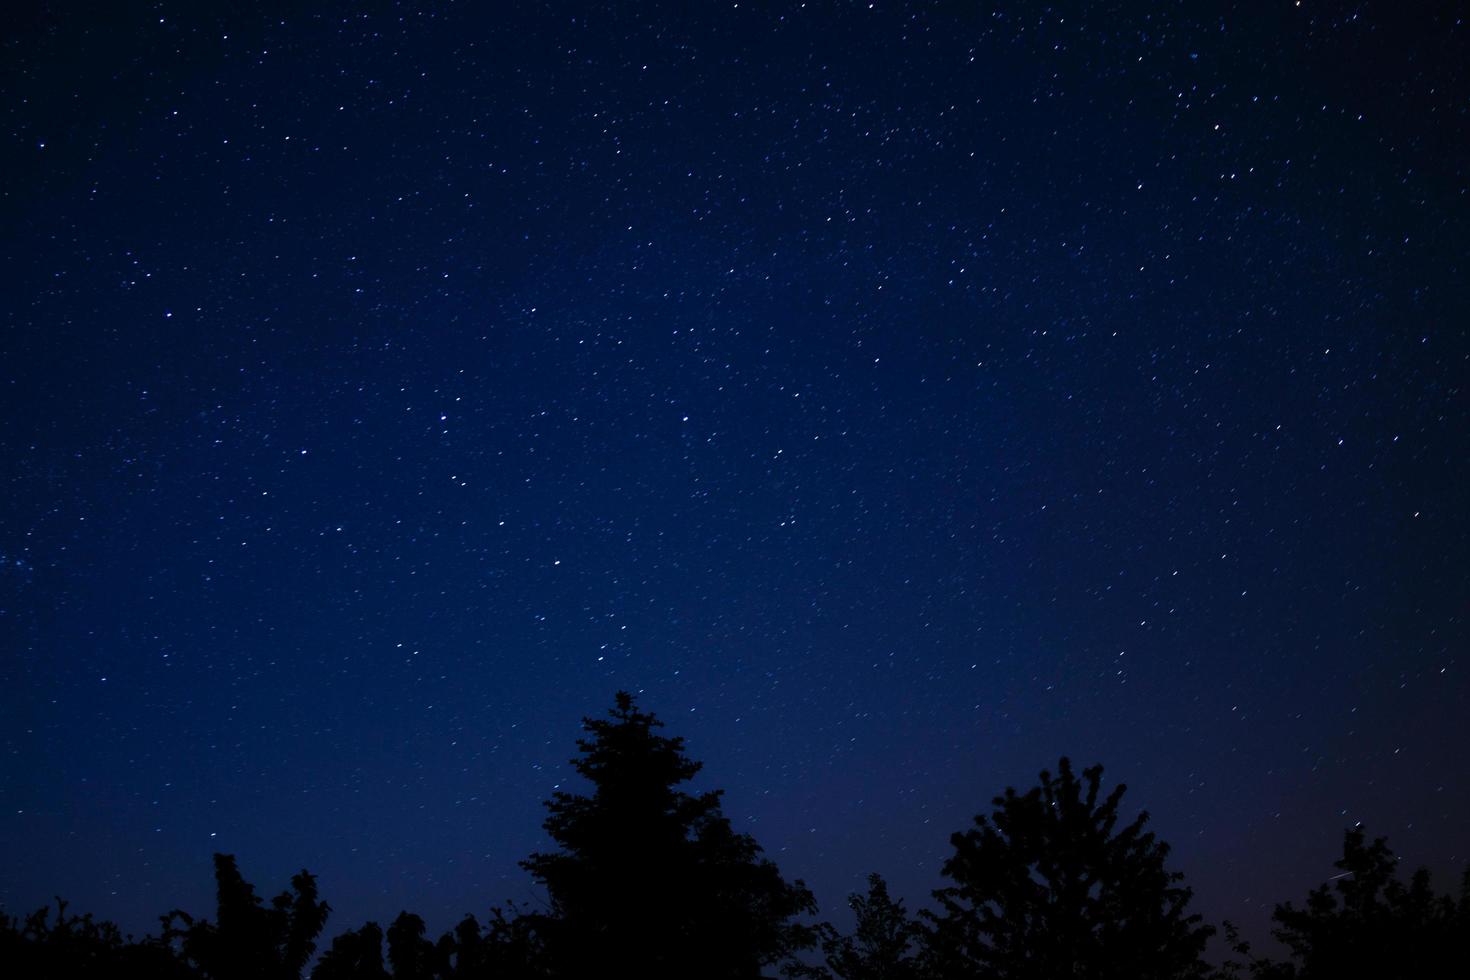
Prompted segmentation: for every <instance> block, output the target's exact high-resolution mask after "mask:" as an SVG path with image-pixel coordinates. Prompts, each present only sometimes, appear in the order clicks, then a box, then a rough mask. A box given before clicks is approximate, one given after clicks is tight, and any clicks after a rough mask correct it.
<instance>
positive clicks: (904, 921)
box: [791, 874, 924, 980]
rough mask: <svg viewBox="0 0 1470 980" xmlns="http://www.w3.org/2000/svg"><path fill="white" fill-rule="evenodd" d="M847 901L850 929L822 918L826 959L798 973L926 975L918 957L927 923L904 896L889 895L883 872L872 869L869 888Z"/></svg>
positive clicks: (906, 979) (884, 978)
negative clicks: (851, 920)
mask: <svg viewBox="0 0 1470 980" xmlns="http://www.w3.org/2000/svg"><path fill="white" fill-rule="evenodd" d="M847 905H848V908H850V909H852V911H853V915H854V919H855V922H854V925H853V931H852V934H851V935H843V934H841V933H840V932H838V931H837V930H836V928H834V927H833V926H832V925H831V923H827V922H824V923H822V924H821V926H819V927H818V930H819V933H820V936H821V946H822V959H823V965H821V966H800V967H797V968H796V969H794V970H792V971H791V972H792V973H793V974H794V975H796V976H801V977H811V978H813V980H831V978H833V977H836V978H839V980H919V978H920V977H922V976H923V975H924V974H923V972H922V970H921V961H920V959H919V951H920V948H921V945H920V944H921V943H922V941H923V939H924V930H923V927H922V926H920V925H919V923H918V922H917V921H915V920H914V919H913V918H911V917H910V916H909V914H908V912H907V911H906V910H905V909H904V906H903V902H902V901H901V900H898V901H895V900H894V899H892V898H890V897H889V895H888V883H887V882H886V881H884V880H883V876H882V875H879V874H870V875H868V893H867V894H866V895H859V894H856V893H854V894H852V895H849V896H848V899H847Z"/></svg>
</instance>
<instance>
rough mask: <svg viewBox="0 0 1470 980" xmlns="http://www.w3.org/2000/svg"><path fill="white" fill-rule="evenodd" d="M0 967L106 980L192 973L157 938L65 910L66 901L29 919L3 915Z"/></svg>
mask: <svg viewBox="0 0 1470 980" xmlns="http://www.w3.org/2000/svg"><path fill="white" fill-rule="evenodd" d="M0 969H3V971H4V973H5V975H7V976H12V977H45V978H50V977H56V978H63V977H64V978H68V980H70V978H78V980H85V978H91V977H97V978H106V980H133V978H137V980H144V978H147V980H187V978H189V977H191V976H192V975H193V974H192V973H191V972H190V970H189V968H188V967H187V966H185V965H184V964H183V963H180V962H179V961H178V960H177V959H175V957H174V955H173V952H172V950H170V949H169V948H168V946H166V945H165V944H163V943H162V942H160V941H159V940H157V939H154V938H152V937H146V938H144V939H143V940H142V941H140V942H134V941H133V939H132V937H131V936H127V937H124V936H123V934H122V932H121V931H120V930H119V929H118V927H117V926H116V925H114V924H113V923H111V922H107V921H97V920H94V919H93V918H92V916H91V915H73V916H68V915H67V914H66V902H63V901H62V900H61V899H59V898H58V899H57V900H56V919H55V921H54V922H53V921H52V919H51V909H50V908H49V907H48V908H43V909H38V910H37V911H35V912H33V913H31V914H30V915H29V916H27V917H26V918H25V920H24V921H21V920H17V919H14V918H11V917H10V916H7V915H0Z"/></svg>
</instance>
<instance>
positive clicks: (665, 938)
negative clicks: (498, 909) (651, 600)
mask: <svg viewBox="0 0 1470 980" xmlns="http://www.w3.org/2000/svg"><path fill="white" fill-rule="evenodd" d="M583 724H584V730H585V731H586V733H587V737H585V738H583V739H580V740H578V742H577V747H578V749H579V750H580V755H579V757H578V758H576V759H574V760H573V763H572V764H573V765H574V766H575V767H576V769H577V772H579V773H580V774H581V775H582V776H583V777H585V778H586V780H587V781H588V782H589V783H590V784H591V792H590V794H588V795H575V794H570V793H565V792H558V793H556V794H555V795H554V796H553V797H552V799H551V800H549V801H548V802H547V809H548V810H549V811H550V813H549V816H548V817H547V819H546V823H545V828H546V831H547V833H549V834H550V835H551V837H552V839H553V840H555V841H556V843H557V844H558V845H560V850H558V851H554V852H550V853H537V854H533V855H532V856H531V857H530V858H529V859H528V860H526V861H525V862H524V863H523V864H524V867H525V868H526V869H527V870H528V871H530V872H531V874H532V876H533V877H534V878H535V879H536V881H537V882H539V883H540V884H541V885H543V886H544V887H545V889H546V893H547V897H548V899H549V901H550V906H551V908H550V913H549V915H548V916H546V918H545V929H546V939H547V946H548V948H549V949H551V950H553V951H554V953H553V959H552V962H551V966H552V969H553V971H554V973H555V974H556V975H557V976H562V977H583V976H597V975H610V974H611V973H617V974H621V975H627V976H638V977H644V978H658V977H675V976H678V977H690V976H699V977H711V978H715V977H729V978H751V977H758V976H760V975H761V970H762V969H763V968H764V967H765V966H768V965H771V964H774V963H777V962H780V961H782V960H784V959H786V958H787V957H788V956H789V955H790V954H791V953H793V952H794V951H795V950H797V949H798V948H801V947H803V946H806V945H809V944H810V943H811V941H812V936H811V930H809V929H806V928H803V927H802V926H801V925H799V924H798V923H797V922H796V921H795V920H796V918H797V917H798V916H801V915H803V914H806V913H811V912H813V911H815V902H814V901H813V898H812V895H811V893H810V892H809V891H808V890H807V889H806V887H805V886H804V885H803V884H802V883H801V882H799V881H798V882H796V883H794V884H793V883H788V882H787V881H786V880H785V879H783V878H782V877H781V873H780V871H779V870H778V869H777V867H776V865H775V864H774V863H772V862H771V861H770V860H768V859H766V858H764V857H762V856H761V849H760V847H759V845H757V844H756V842H755V840H754V839H752V838H751V837H750V836H749V835H747V834H741V833H737V832H735V830H734V829H733V828H732V827H731V826H730V821H729V820H728V819H726V817H725V816H724V815H723V814H722V813H721V812H720V793H719V792H706V793H699V794H691V793H689V792H686V791H684V790H683V789H681V788H680V786H681V785H682V784H683V783H686V782H688V781H689V780H690V779H692V778H693V777H694V775H695V774H696V773H697V772H699V769H700V764H699V763H697V762H694V761H691V760H690V759H689V758H687V757H686V756H685V754H684V741H683V739H681V738H669V737H666V736H663V735H660V734H659V733H658V729H659V728H661V727H662V723H661V722H660V721H658V720H657V719H656V718H655V717H654V716H653V715H652V714H648V713H645V712H643V711H640V710H639V709H638V708H637V707H636V706H635V705H634V703H633V698H632V696H631V695H629V694H627V693H624V692H619V693H618V695H617V699H616V705H615V707H614V708H613V710H612V711H611V713H610V715H609V717H608V718H606V719H592V718H588V719H585V720H584V723H583Z"/></svg>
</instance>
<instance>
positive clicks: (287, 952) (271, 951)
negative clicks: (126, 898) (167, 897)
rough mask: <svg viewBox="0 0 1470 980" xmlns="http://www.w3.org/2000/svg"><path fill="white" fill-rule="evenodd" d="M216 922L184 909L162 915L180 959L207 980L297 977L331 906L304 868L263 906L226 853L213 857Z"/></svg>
mask: <svg viewBox="0 0 1470 980" xmlns="http://www.w3.org/2000/svg"><path fill="white" fill-rule="evenodd" d="M214 880H215V885H216V887H217V894H218V898H217V911H216V921H214V922H210V921H208V920H205V919H201V920H199V921H195V920H194V919H193V918H192V917H191V916H189V915H188V914H187V913H184V912H177V911H176V912H172V913H170V914H169V915H167V916H165V917H164V937H165V938H166V939H168V940H170V941H177V942H178V943H179V949H180V954H181V957H182V959H183V960H184V961H185V962H186V963H189V964H190V965H191V966H193V967H194V968H195V969H197V970H198V971H199V972H200V973H201V974H202V975H203V976H206V977H208V978H210V980H297V978H299V977H300V976H301V971H302V969H303V968H304V967H305V966H306V964H307V961H309V960H310V959H311V955H312V953H314V952H315V951H316V938H317V936H318V935H320V934H321V931H322V927H323V926H324V925H326V922H327V913H328V912H329V911H330V908H329V907H328V905H327V904H326V903H325V902H322V901H319V900H318V898H317V891H316V878H315V877H313V876H312V875H310V874H307V873H306V872H305V871H302V872H300V873H299V874H297V875H295V876H293V877H292V879H291V890H290V891H288V892H282V893H281V894H279V895H277V896H276V897H275V898H274V899H273V900H272V901H271V904H270V905H269V906H266V905H263V904H262V902H261V900H260V898H259V896H257V895H256V894H255V888H254V886H252V885H251V884H250V883H249V882H248V881H246V880H245V879H244V878H243V877H241V875H240V871H239V869H238V868H236V867H235V858H234V856H233V855H230V854H216V855H215V856H214Z"/></svg>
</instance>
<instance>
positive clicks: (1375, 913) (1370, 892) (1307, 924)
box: [1255, 827, 1470, 980]
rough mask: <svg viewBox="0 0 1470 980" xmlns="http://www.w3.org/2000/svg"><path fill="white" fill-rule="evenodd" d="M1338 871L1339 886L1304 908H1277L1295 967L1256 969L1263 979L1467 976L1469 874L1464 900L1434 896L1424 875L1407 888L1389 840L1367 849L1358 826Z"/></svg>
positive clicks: (1318, 893)
mask: <svg viewBox="0 0 1470 980" xmlns="http://www.w3.org/2000/svg"><path fill="white" fill-rule="evenodd" d="M1335 866H1336V867H1337V869H1338V871H1339V872H1340V874H1338V875H1336V876H1335V879H1336V880H1334V881H1333V882H1332V883H1331V885H1330V886H1329V885H1328V884H1323V885H1320V886H1318V887H1317V888H1316V889H1314V890H1313V891H1312V892H1311V894H1309V895H1308V896H1307V902H1306V905H1305V906H1304V907H1301V908H1298V907H1297V906H1295V905H1293V904H1292V903H1290V902H1287V903H1285V904H1283V905H1278V906H1277V907H1276V912H1275V915H1274V916H1273V919H1274V920H1275V921H1276V923H1277V928H1276V929H1275V930H1274V934H1275V936H1276V938H1277V939H1279V940H1281V942H1283V943H1284V944H1286V946H1287V948H1288V949H1290V950H1291V953H1292V961H1293V962H1291V963H1290V964H1286V965H1283V964H1271V963H1268V962H1261V963H1258V964H1256V970H1255V972H1256V975H1257V976H1260V977H1268V976H1295V977H1298V978H1300V980H1318V978H1327V977H1331V978H1339V977H1345V976H1371V977H1375V978H1378V980H1397V978H1405V980H1407V978H1410V977H1412V978H1416V980H1431V978H1437V977H1450V976H1455V977H1460V976H1464V975H1465V973H1466V970H1467V967H1466V964H1465V953H1464V949H1463V944H1464V941H1465V937H1467V936H1470V871H1467V872H1466V873H1465V877H1464V878H1463V879H1462V880H1461V883H1460V896H1459V901H1456V900H1455V899H1453V898H1451V897H1450V896H1447V895H1443V896H1442V895H1436V894H1435V893H1434V891H1433V889H1432V888H1431V887H1430V880H1429V872H1428V871H1427V870H1425V869H1423V868H1420V869H1419V870H1418V871H1416V872H1414V874H1413V875H1412V876H1410V878H1409V881H1408V883H1407V884H1405V883H1404V882H1402V881H1400V880H1399V879H1398V876H1397V871H1398V862H1397V859H1396V858H1395V857H1394V856H1393V852H1392V851H1390V850H1389V848H1388V842H1387V840H1386V839H1385V838H1382V837H1380V838H1378V839H1376V840H1374V841H1373V843H1371V844H1368V843H1366V838H1365V836H1364V833H1363V831H1362V829H1361V828H1356V827H1355V828H1353V829H1350V830H1348V831H1347V833H1346V834H1345V836H1344V839H1343V845H1342V857H1341V858H1340V859H1339V860H1338V861H1337V862H1336V864H1335ZM1454 964H1457V968H1456V969H1453V970H1452V968H1451V967H1452V965H1454Z"/></svg>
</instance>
